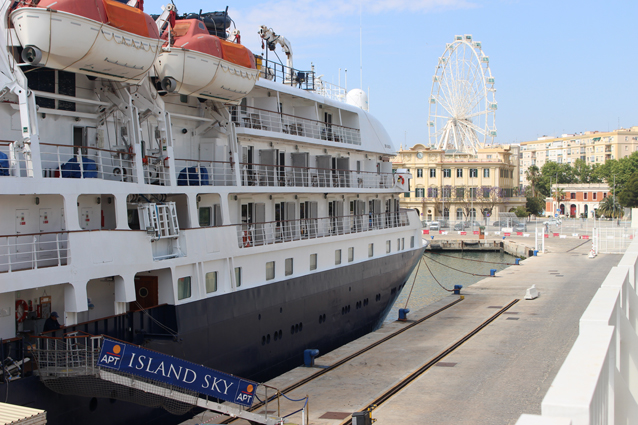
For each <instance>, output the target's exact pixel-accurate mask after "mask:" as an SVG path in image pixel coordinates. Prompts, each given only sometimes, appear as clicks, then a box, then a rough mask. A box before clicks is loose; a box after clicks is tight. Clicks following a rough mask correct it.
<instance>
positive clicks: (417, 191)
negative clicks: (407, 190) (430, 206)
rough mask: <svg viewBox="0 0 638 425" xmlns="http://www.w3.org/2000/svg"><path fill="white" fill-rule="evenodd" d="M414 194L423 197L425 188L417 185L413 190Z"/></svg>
mask: <svg viewBox="0 0 638 425" xmlns="http://www.w3.org/2000/svg"><path fill="white" fill-rule="evenodd" d="M414 196H416V197H417V198H425V188H423V187H417V188H416V189H415V192H414Z"/></svg>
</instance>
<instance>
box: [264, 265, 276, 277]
mask: <svg viewBox="0 0 638 425" xmlns="http://www.w3.org/2000/svg"><path fill="white" fill-rule="evenodd" d="M274 278H275V262H274V261H268V262H267V263H266V280H272V279H274Z"/></svg>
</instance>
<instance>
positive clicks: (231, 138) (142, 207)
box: [0, 0, 425, 424]
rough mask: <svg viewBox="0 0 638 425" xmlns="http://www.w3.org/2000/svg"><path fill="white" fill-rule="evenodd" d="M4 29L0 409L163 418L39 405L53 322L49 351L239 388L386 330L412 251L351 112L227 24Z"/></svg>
mask: <svg viewBox="0 0 638 425" xmlns="http://www.w3.org/2000/svg"><path fill="white" fill-rule="evenodd" d="M147 12H149V11H147ZM156 12H162V11H156ZM0 13H1V14H2V17H3V19H2V22H1V23H0V27H2V28H1V29H2V30H1V31H0V38H2V42H3V43H4V46H5V51H4V54H3V55H1V57H0V102H1V103H0V133H1V135H0V218H1V219H0V227H1V228H2V229H1V230H0V235H2V236H0V338H1V341H2V344H0V345H1V347H2V351H1V352H0V355H1V356H2V359H3V360H4V361H5V363H6V362H7V361H11V362H15V363H18V364H20V365H21V370H20V371H19V374H18V375H17V376H15V377H14V379H12V380H9V379H8V374H7V373H5V375H4V376H3V377H2V379H1V381H2V382H1V383H0V396H1V397H2V398H5V393H6V394H7V400H8V402H10V403H15V404H23V405H28V406H31V407H39V408H44V409H46V410H47V412H48V415H49V416H48V420H49V423H53V424H56V423H65V424H69V423H92V424H101V423H108V424H113V423H130V422H131V421H132V420H136V421H137V422H138V423H145V422H144V420H142V419H140V418H145V420H147V421H150V419H149V418H154V419H153V420H154V422H153V423H161V422H158V421H160V419H157V418H158V417H159V416H161V415H160V413H158V411H159V412H161V409H157V407H158V406H147V407H137V406H135V407H132V406H134V405H132V404H129V403H127V402H125V401H122V399H123V398H122V397H118V396H117V395H112V396H111V397H109V398H100V397H97V398H96V397H91V395H90V391H87V389H86V388H83V387H78V388H76V390H75V391H73V390H72V389H71V390H68V391H66V393H65V394H60V393H58V392H54V391H52V390H51V389H50V386H44V385H42V384H41V383H40V380H39V379H38V376H37V364H36V362H34V361H33V359H32V358H30V353H29V349H30V347H31V345H30V344H32V343H33V338H34V336H37V335H40V334H41V333H42V332H43V330H44V328H43V327H44V322H45V319H47V318H48V317H49V316H50V314H51V313H52V312H57V313H58V314H59V319H58V321H59V322H60V324H61V325H63V326H64V328H63V329H60V330H57V331H50V332H47V333H45V335H47V336H60V335H62V334H63V333H68V332H74V331H82V332H86V333H89V334H93V335H100V334H104V335H109V336H111V337H115V338H119V339H121V340H123V341H127V342H131V343H135V344H139V345H142V346H144V347H147V348H150V349H153V350H157V351H161V352H163V353H166V354H170V355H174V356H177V357H180V358H183V359H186V360H189V361H191V362H194V363H197V364H202V365H205V366H208V367H212V368H216V369H219V370H221V371H224V372H228V373H232V374H236V375H238V376H242V377H245V378H250V379H255V380H264V379H267V378H269V377H272V376H275V375H276V374H278V373H281V372H283V371H285V370H289V369H291V368H292V367H296V366H298V365H300V364H302V362H303V360H302V359H303V351H304V349H309V348H312V349H319V350H320V352H321V353H326V352H328V351H330V350H332V349H334V348H337V347H339V346H341V345H342V344H344V343H346V342H348V341H351V340H353V339H355V338H357V337H360V336H362V335H364V334H366V333H368V332H370V331H372V330H374V329H375V328H377V327H379V326H380V325H381V323H382V321H383V319H384V317H385V316H386V315H387V313H388V311H389V309H390V307H391V306H392V304H393V303H394V301H395V300H396V298H397V296H398V294H399V293H400V291H401V290H402V288H403V286H404V285H405V282H406V280H407V278H408V276H409V275H410V273H411V271H412V270H413V268H414V267H415V265H416V263H417V262H418V260H419V259H420V258H421V254H422V252H423V250H424V248H425V247H424V244H425V242H424V241H423V240H422V238H421V224H420V220H419V217H418V216H417V213H416V211H413V210H402V209H400V208H399V198H398V194H399V193H401V192H404V191H407V190H409V179H410V177H411V176H410V175H409V174H408V173H407V172H405V173H403V172H397V173H393V172H392V166H391V163H390V157H391V156H393V155H394V147H393V144H392V141H391V140H390V137H389V136H388V134H387V133H386V131H385V130H384V128H383V126H382V124H381V123H380V122H379V120H377V119H376V118H375V117H373V116H372V115H371V114H370V113H369V112H367V99H366V96H365V93H364V92H362V91H360V90H353V91H351V92H348V93H346V92H345V90H343V89H342V88H340V87H336V86H334V85H331V84H329V83H326V82H324V81H322V80H321V79H320V78H319V77H317V76H316V75H315V72H314V70H313V69H310V70H300V69H295V68H293V67H292V60H291V56H289V59H290V60H289V62H288V63H287V64H286V65H284V64H281V63H279V62H272V61H270V60H268V59H266V58H265V57H261V56H254V55H253V54H252V53H251V52H250V51H249V50H248V49H246V48H245V47H243V46H242V45H241V44H239V43H238V41H239V40H238V37H236V32H233V33H230V29H229V25H230V19H229V18H228V16H227V14H225V13H215V14H201V12H200V13H199V14H191V15H184V16H181V17H180V16H177V15H176V12H175V10H174V6H171V7H168V8H166V10H164V11H163V13H161V15H160V16H158V17H156V19H153V18H151V16H149V15H148V14H146V13H144V12H143V11H142V10H141V9H140V8H139V6H138V5H137V2H136V1H135V0H131V1H129V3H128V4H124V3H118V2H116V1H113V0H97V1H95V2H94V1H88V0H58V1H55V0H40V1H38V0H27V1H25V2H23V1H21V2H15V3H13V2H5V3H4V4H3V6H2V9H0ZM247 32H250V31H247ZM261 35H262V37H263V38H264V39H265V41H266V45H267V46H268V47H269V48H275V44H282V45H283V46H284V50H285V51H286V50H288V51H289V49H290V45H289V43H288V42H287V41H286V42H285V43H282V40H285V39H283V38H282V37H278V36H276V35H275V33H274V32H273V31H272V30H269V29H267V28H266V27H262V31H261ZM290 53H291V52H290ZM270 56H273V55H272V54H271V55H270ZM9 358H10V360H7V359H9ZM29 360H30V361H29ZM17 378H19V379H17ZM54 389H55V388H54ZM83 396H88V397H83ZM173 413H174V412H173ZM158 415H159V416H158ZM165 419H166V418H165ZM167 420H168V421H169V422H170V419H167Z"/></svg>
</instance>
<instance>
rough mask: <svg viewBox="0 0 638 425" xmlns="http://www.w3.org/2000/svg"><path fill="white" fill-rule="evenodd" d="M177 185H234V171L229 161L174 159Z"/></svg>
mask: <svg viewBox="0 0 638 425" xmlns="http://www.w3.org/2000/svg"><path fill="white" fill-rule="evenodd" d="M175 167H176V169H177V171H176V172H175V175H176V177H177V185H178V186H234V185H235V173H234V171H233V164H232V163H231V162H230V161H204V160H195V159H176V160H175Z"/></svg>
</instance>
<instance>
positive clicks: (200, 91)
mask: <svg viewBox="0 0 638 425" xmlns="http://www.w3.org/2000/svg"><path fill="white" fill-rule="evenodd" d="M173 34H174V40H175V41H174V43H173V45H172V46H170V45H169V43H168V42H167V43H166V44H165V45H164V47H163V49H162V52H161V53H160V55H159V57H158V58H157V66H156V72H157V74H158V76H159V78H160V81H161V84H162V88H163V89H164V90H166V91H168V92H169V93H179V94H184V95H192V96H197V97H201V98H205V99H206V98H209V99H215V100H222V101H225V102H229V103H239V102H240V101H241V99H242V98H243V97H245V96H246V94H248V92H250V91H251V90H252V88H253V86H254V85H255V82H256V81H257V78H258V72H259V71H258V70H257V67H256V66H255V57H254V55H253V54H252V53H251V51H250V50H248V49H247V48H246V47H244V46H242V45H241V44H237V43H231V42H229V41H226V40H222V39H220V38H219V37H216V36H214V35H210V34H209V32H208V30H207V28H206V26H205V25H204V22H202V21H201V20H198V19H180V20H178V21H176V23H175V28H173ZM166 37H167V35H164V36H163V38H166Z"/></svg>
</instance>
